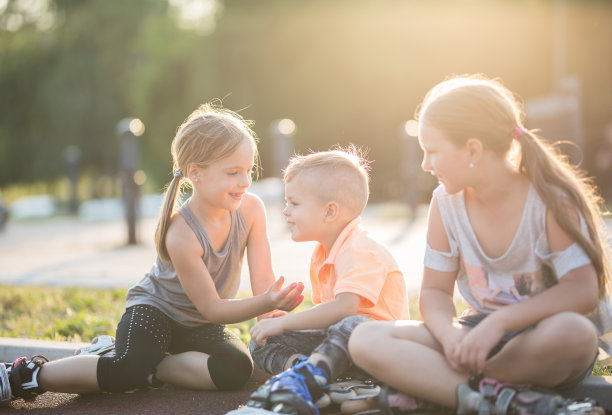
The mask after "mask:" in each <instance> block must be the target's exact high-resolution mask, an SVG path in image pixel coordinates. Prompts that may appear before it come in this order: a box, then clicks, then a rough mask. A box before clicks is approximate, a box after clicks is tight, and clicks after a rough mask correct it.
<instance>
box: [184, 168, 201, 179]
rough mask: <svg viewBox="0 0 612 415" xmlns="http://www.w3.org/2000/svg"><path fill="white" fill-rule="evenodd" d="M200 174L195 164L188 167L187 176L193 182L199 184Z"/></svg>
mask: <svg viewBox="0 0 612 415" xmlns="http://www.w3.org/2000/svg"><path fill="white" fill-rule="evenodd" d="M198 173H199V170H198V166H196V165H195V164H194V163H189V164H188V165H187V170H186V171H185V176H187V177H188V178H189V180H191V181H192V182H197V177H198Z"/></svg>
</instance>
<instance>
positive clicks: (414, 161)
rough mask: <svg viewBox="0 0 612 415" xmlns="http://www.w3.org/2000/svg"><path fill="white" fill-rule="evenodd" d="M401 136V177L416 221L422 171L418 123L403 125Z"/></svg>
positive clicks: (401, 126) (412, 122)
mask: <svg viewBox="0 0 612 415" xmlns="http://www.w3.org/2000/svg"><path fill="white" fill-rule="evenodd" d="M399 136H400V141H401V148H402V160H401V167H400V169H401V176H400V177H401V178H402V182H403V183H404V191H405V197H406V203H407V204H408V207H409V208H410V215H411V217H412V218H413V219H414V217H415V216H416V209H417V205H418V203H419V190H420V183H419V173H420V171H421V169H420V166H419V164H420V163H419V158H420V152H419V143H418V141H417V136H418V123H417V122H416V121H415V120H410V121H406V122H405V123H403V124H401V125H400V128H399Z"/></svg>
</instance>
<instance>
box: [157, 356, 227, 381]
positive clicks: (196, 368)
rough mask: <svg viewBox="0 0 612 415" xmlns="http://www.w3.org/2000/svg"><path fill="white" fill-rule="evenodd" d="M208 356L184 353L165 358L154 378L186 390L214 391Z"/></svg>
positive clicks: (158, 366)
mask: <svg viewBox="0 0 612 415" xmlns="http://www.w3.org/2000/svg"><path fill="white" fill-rule="evenodd" d="M208 358H209V355H207V354H206V353H201V352H184V353H179V354H175V355H171V356H166V357H164V359H163V360H162V361H161V362H159V364H158V365H157V372H156V374H155V377H156V378H157V379H159V380H161V381H162V382H165V383H170V384H172V385H176V386H180V387H183V388H188V389H198V390H216V389H217V387H216V386H215V384H214V383H213V381H212V379H211V377H210V373H209V371H208Z"/></svg>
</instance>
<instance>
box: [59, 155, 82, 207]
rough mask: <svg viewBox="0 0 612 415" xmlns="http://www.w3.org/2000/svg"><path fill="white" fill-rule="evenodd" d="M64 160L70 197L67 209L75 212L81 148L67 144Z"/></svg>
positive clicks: (77, 202)
mask: <svg viewBox="0 0 612 415" xmlns="http://www.w3.org/2000/svg"><path fill="white" fill-rule="evenodd" d="M63 155H64V161H65V162H66V175H67V176H68V181H69V183H70V199H69V200H68V211H69V212H70V213H76V212H77V210H78V208H79V201H78V189H77V187H78V182H79V160H80V159H81V149H80V148H78V147H77V146H75V145H69V146H68V147H66V148H65V149H64V153H63Z"/></svg>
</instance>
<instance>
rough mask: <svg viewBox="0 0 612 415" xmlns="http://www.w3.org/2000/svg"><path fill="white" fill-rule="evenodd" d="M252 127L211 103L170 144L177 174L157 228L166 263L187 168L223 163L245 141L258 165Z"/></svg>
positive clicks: (195, 113) (158, 244) (157, 241)
mask: <svg viewBox="0 0 612 415" xmlns="http://www.w3.org/2000/svg"><path fill="white" fill-rule="evenodd" d="M251 125H252V122H251V121H248V120H245V119H243V118H242V117H241V116H240V115H238V114H237V113H235V112H233V111H230V110H228V109H225V108H222V107H221V106H220V105H219V104H218V103H217V102H212V103H207V104H202V105H201V106H200V107H198V108H197V109H196V110H195V111H193V112H192V113H191V114H190V115H189V116H188V117H187V119H186V120H185V121H184V122H183V124H181V126H180V127H179V128H178V130H177V132H176V135H175V136H174V139H173V140H172V145H171V153H172V161H173V172H174V174H173V178H172V181H170V183H169V184H168V187H167V189H166V192H165V194H164V200H163V202H162V207H161V212H160V215H159V219H158V221H157V228H156V229H155V247H156V249H157V254H158V255H159V257H160V258H161V259H162V260H163V261H164V262H167V263H169V262H170V255H169V254H168V249H167V248H166V235H167V233H168V227H169V226H170V219H171V218H172V215H173V214H174V212H175V210H176V208H177V194H178V193H179V190H182V187H183V185H184V184H187V183H186V180H185V179H187V178H186V177H185V176H184V175H185V174H186V173H187V167H188V166H189V165H190V164H193V165H196V166H198V167H206V166H208V165H210V164H211V163H214V162H215V161H218V160H221V159H223V158H225V157H227V156H229V155H230V154H232V153H233V152H234V151H235V150H236V148H237V147H238V146H239V145H240V144H241V143H243V142H244V140H248V141H249V142H250V143H251V146H252V147H253V151H254V152H255V160H256V164H258V155H257V136H256V135H255V133H254V132H253V130H252V129H251Z"/></svg>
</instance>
